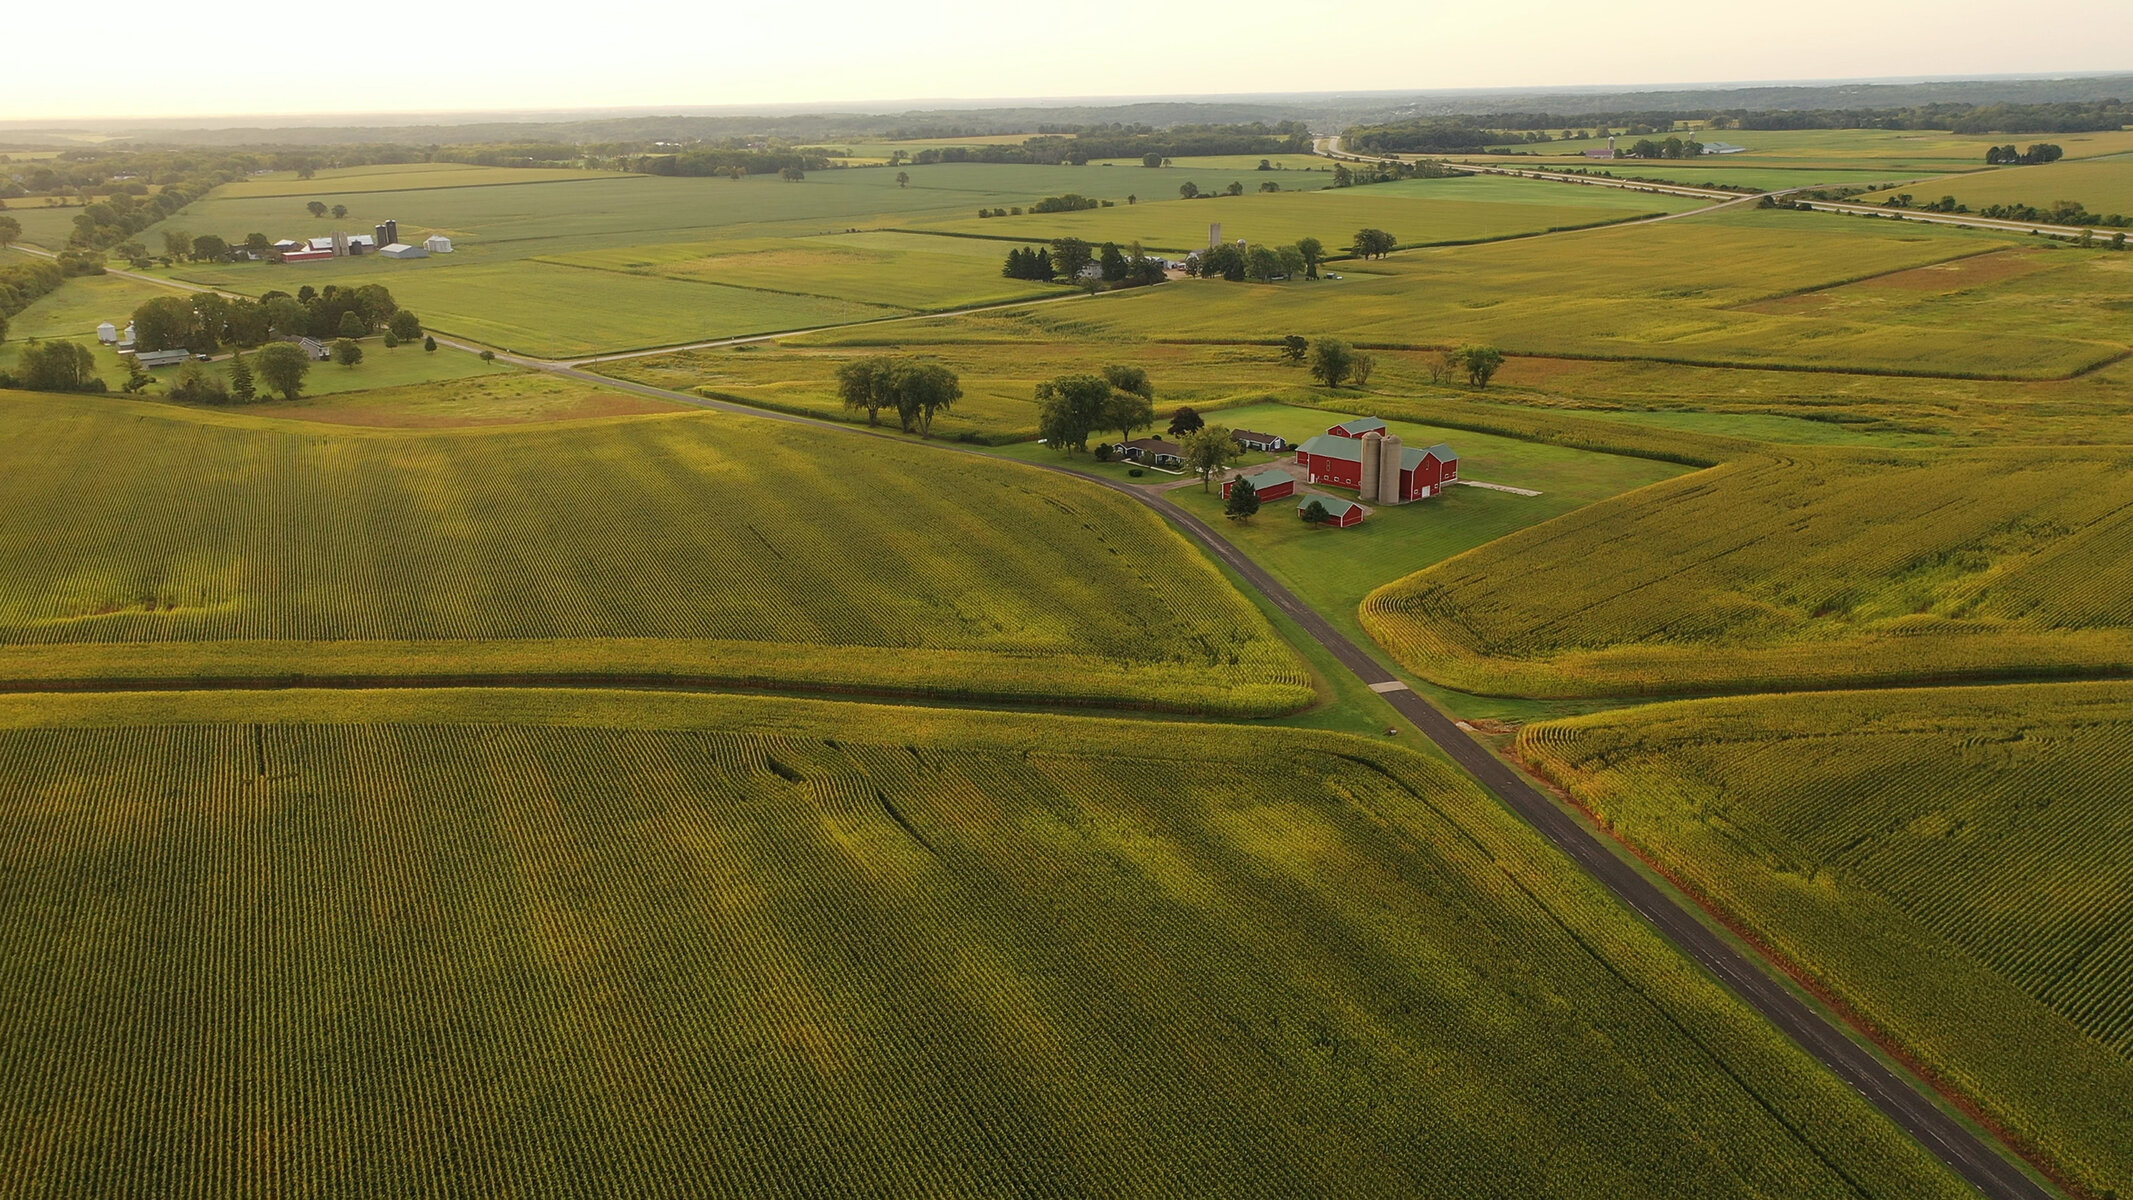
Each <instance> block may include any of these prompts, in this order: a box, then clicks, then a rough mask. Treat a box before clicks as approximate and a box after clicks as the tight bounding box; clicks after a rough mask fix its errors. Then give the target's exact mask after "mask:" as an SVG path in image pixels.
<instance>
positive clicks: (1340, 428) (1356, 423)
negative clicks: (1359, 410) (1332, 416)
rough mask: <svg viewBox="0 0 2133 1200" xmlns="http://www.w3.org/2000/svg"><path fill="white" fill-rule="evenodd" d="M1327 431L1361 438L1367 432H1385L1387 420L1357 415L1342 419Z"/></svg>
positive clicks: (1337, 435) (1345, 436) (1336, 435)
mask: <svg viewBox="0 0 2133 1200" xmlns="http://www.w3.org/2000/svg"><path fill="white" fill-rule="evenodd" d="M1326 432H1327V433H1330V434H1332V435H1333V436H1334V437H1344V438H1359V437H1361V436H1363V435H1364V434H1366V433H1383V432H1385V422H1383V421H1380V420H1378V419H1377V418H1376V417H1356V418H1355V419H1353V420H1349V421H1342V422H1341V423H1340V424H1338V425H1335V426H1334V427H1333V428H1331V429H1328V430H1327V431H1326Z"/></svg>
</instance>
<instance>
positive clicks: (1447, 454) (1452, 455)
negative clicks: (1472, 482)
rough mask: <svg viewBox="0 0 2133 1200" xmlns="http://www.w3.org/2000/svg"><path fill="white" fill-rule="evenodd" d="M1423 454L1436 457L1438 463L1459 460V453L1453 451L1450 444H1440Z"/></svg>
mask: <svg viewBox="0 0 2133 1200" xmlns="http://www.w3.org/2000/svg"><path fill="white" fill-rule="evenodd" d="M1423 453H1425V454H1434V455H1436V456H1437V461H1438V462H1456V461H1458V458H1459V452H1458V451H1456V450H1454V449H1452V446H1451V443H1450V442H1438V443H1437V444H1436V445H1434V446H1431V447H1430V448H1429V449H1428V450H1425V451H1424V452H1423Z"/></svg>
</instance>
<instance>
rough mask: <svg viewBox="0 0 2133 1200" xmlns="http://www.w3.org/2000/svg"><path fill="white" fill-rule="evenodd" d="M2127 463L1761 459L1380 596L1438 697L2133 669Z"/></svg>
mask: <svg viewBox="0 0 2133 1200" xmlns="http://www.w3.org/2000/svg"><path fill="white" fill-rule="evenodd" d="M2129 466H2133V459H2129V457H2128V455H2127V454H2126V453H2125V452H2124V451H2122V450H2107V449H2097V450H2087V449H2036V450H2009V451H1987V450H1969V451H1950V452H1939V453H1924V452H1915V451H1840V450H1836V449H1826V448H1820V447H1816V448H1808V447H1801V448H1800V449H1799V452H1798V453H1796V454H1792V455H1785V456H1775V455H1769V454H1757V455H1753V456H1749V457H1745V458H1743V459H1741V460H1740V461H1735V462H1729V463H1726V464H1724V465H1721V466H1719V467H1715V468H1712V469H1710V470H1707V471H1701V472H1698V473H1696V474H1693V475H1687V476H1683V477H1681V478H1679V479H1675V480H1670V481H1667V482H1663V483H1658V484H1654V485H1652V486H1650V487H1647V488H1642V489H1639V490H1637V491H1634V492H1630V493H1626V494H1624V495H1622V496H1618V497H1616V498H1614V499H1612V500H1607V501H1603V502H1601V503H1599V504H1595V505H1593V506H1591V507H1589V508H1585V509H1582V510H1580V511H1578V512H1575V513H1571V514H1569V515H1566V516H1563V517H1560V518H1558V519H1556V520H1553V521H1549V522H1547V523H1545V524H1541V525H1536V526H1534V527H1532V528H1530V529H1526V530H1523V531H1521V532H1519V533H1515V534H1512V535H1511V536H1509V537H1506V538H1503V539H1501V540H1499V541H1496V542H1492V543H1490V544H1489V545H1486V546H1483V547H1480V548H1478V549H1475V550H1473V551H1470V552H1468V553H1466V554H1463V555H1460V556H1459V557H1457V558H1453V559H1450V560H1448V561H1446V562H1443V563H1440V564H1438V565H1436V566H1434V567H1431V568H1429V569H1427V570H1424V571H1420V572H1418V573H1416V574H1414V575H1410V576H1408V577H1406V578H1404V579H1401V580H1398V581H1396V582H1393V583H1390V584H1387V585H1386V586H1384V587H1382V588H1380V589H1378V590H1377V591H1376V592H1373V593H1372V594H1371V595H1370V596H1369V598H1368V599H1367V600H1365V602H1364V605H1363V611H1362V620H1363V624H1364V626H1365V628H1367V629H1368V630H1369V631H1370V633H1371V635H1372V636H1373V637H1375V638H1377V639H1378V641H1379V642H1381V643H1383V644H1384V645H1385V647H1386V648H1387V649H1388V650H1390V651H1391V652H1392V653H1393V654H1394V655H1395V656H1396V657H1397V658H1398V659H1399V660H1400V661H1401V662H1402V663H1403V664H1404V665H1406V666H1407V667H1409V668H1410V669H1412V670H1414V671H1416V672H1417V673H1419V674H1421V675H1424V676H1426V677H1428V678H1430V679H1431V680H1433V681H1435V682H1437V683H1442V684H1446V685H1448V686H1451V687H1457V688H1461V689H1465V690H1468V691H1474V692H1482V693H1489V694H1496V695H1529V696H1605V695H1654V694H1655V695H1665V694H1678V693H1694V692H1748V691H1760V690H1777V689H1787V688H1800V687H1833V686H1845V685H1856V684H1877V685H1886V684H1902V683H1928V682H1941V683H1950V682H1976V681H1982V680H1993V679H2015V678H2023V677H2029V678H2050V677H2067V676H2075V677H2078V676H2082V675H2094V674H2105V673H2122V672H2124V671H2126V670H2128V669H2133V602H2129V600H2128V597H2129V596H2133V482H2129V480H2133V475H2129V472H2128V468H2129Z"/></svg>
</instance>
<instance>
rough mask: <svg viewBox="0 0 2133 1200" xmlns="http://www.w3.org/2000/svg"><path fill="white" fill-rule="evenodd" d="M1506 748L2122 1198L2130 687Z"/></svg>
mask: <svg viewBox="0 0 2133 1200" xmlns="http://www.w3.org/2000/svg"><path fill="white" fill-rule="evenodd" d="M1518 750H1519V753H1520V754H1521V755H1523V756H1524V757H1526V758H1527V759H1528V760H1529V761H1532V762H1534V763H1535V764H1536V765H1538V766H1539V767H1540V768H1541V769H1542V770H1543V771H1545V772H1546V773H1547V774H1549V775H1551V776H1553V777H1554V778H1556V779H1557V780H1558V781H1560V782H1561V783H1563V784H1564V785H1566V786H1567V787H1569V788H1570V790H1571V791H1572V792H1574V793H1575V794H1576V795H1577V796H1578V797H1579V798H1580V799H1581V800H1582V801H1584V802H1585V803H1586V804H1587V805H1588V806H1589V807H1590V808H1591V809H1592V810H1593V811H1594V812H1596V813H1597V814H1599V815H1600V816H1601V817H1602V819H1604V820H1606V821H1607V822H1609V823H1611V824H1612V826H1613V828H1614V829H1615V830H1616V832H1617V833H1619V834H1620V835H1622V836H1623V837H1625V838H1627V839H1628V840H1630V841H1631V842H1633V843H1634V844H1636V845H1637V846H1639V847H1641V848H1642V849H1643V850H1644V851H1645V852H1646V853H1647V854H1649V855H1651V856H1652V857H1653V858H1654V859H1656V860H1657V861H1658V862H1660V863H1661V864H1663V865H1664V866H1665V867H1666V868H1667V869H1668V870H1669V871H1670V872H1672V873H1674V874H1675V875H1676V876H1677V877H1679V878H1681V879H1683V880H1684V881H1685V882H1686V883H1687V884H1688V885H1689V886H1690V887H1691V888H1693V889H1694V890H1696V891H1698V892H1700V893H1702V894H1703V895H1705V896H1706V897H1708V898H1709V899H1710V900H1711V901H1712V902H1713V903H1714V904H1715V905H1716V906H1717V907H1719V908H1720V909H1722V910H1724V911H1726V912H1728V913H1730V914H1732V915H1733V917H1734V918H1735V919H1736V920H1737V921H1738V922H1740V923H1742V924H1744V925H1746V926H1747V927H1749V928H1751V929H1752V930H1754V931H1755V932H1756V934H1757V935H1758V936H1759V937H1761V938H1762V939H1764V940H1765V941H1767V942H1768V943H1770V944H1771V945H1773V946H1775V947H1776V948H1777V949H1778V950H1779V951H1780V952H1781V953H1783V954H1784V955H1785V956H1786V957H1788V958H1790V959H1791V960H1792V961H1794V962H1795V963H1798V964H1800V965H1801V966H1802V967H1803V968H1804V969H1805V970H1807V971H1808V972H1810V973H1811V974H1812V975H1813V976H1814V977H1816V978H1817V979H1819V980H1820V981H1822V982H1823V984H1824V985H1825V986H1826V987H1827V988H1828V989H1830V990H1831V991H1833V992H1835V993H1836V994H1837V995H1839V996H1841V997H1843V998H1844V1000H1845V1001H1846V1002H1847V1003H1848V1004H1850V1005H1851V1006H1852V1007H1853V1008H1854V1009H1855V1010H1856V1011H1857V1012H1859V1013H1861V1014H1863V1015H1864V1016H1865V1017H1866V1018H1867V1019H1868V1020H1869V1021H1871V1022H1872V1023H1873V1024H1874V1025H1876V1026H1878V1027H1879V1028H1881V1029H1883V1030H1884V1031H1886V1032H1887V1033H1888V1034H1889V1035H1890V1037H1891V1038H1892V1039H1893V1040H1895V1041H1896V1042H1897V1043H1898V1044H1900V1045H1903V1046H1904V1047H1906V1048H1907V1049H1908V1050H1909V1051H1910V1053H1911V1054H1912V1055H1913V1057H1915V1058H1916V1059H1918V1060H1919V1061H1921V1062H1923V1063H1924V1064H1925V1065H1926V1066H1927V1067H1928V1068H1929V1069H1930V1070H1932V1071H1933V1072H1935V1073H1936V1074H1938V1075H1940V1076H1941V1077H1942V1078H1944V1079H1948V1080H1950V1081H1953V1082H1955V1083H1956V1084H1958V1085H1959V1086H1960V1087H1961V1088H1962V1090H1963V1091H1964V1092H1965V1093H1966V1094H1968V1095H1970V1096H1972V1097H1974V1098H1976V1099H1977V1100H1978V1101H1979V1103H1981V1104H1982V1105H1984V1106H1985V1108H1986V1110H1987V1111H1988V1112H1990V1113H1991V1114H1992V1115H1993V1117H1994V1118H1995V1120H1996V1121H1997V1122H1998V1123H2000V1124H2001V1125H2003V1126H2004V1127H2006V1128H2008V1129H2010V1130H2011V1131H2013V1132H2014V1133H2015V1134H2016V1135H2017V1136H2018V1137H2020V1138H2022V1139H2024V1140H2027V1141H2028V1142H2030V1143H2032V1144H2033V1145H2036V1146H2039V1147H2041V1148H2042V1149H2043V1150H2044V1151H2045V1153H2046V1154H2047V1155H2048V1156H2049V1157H2051V1158H2052V1159H2055V1160H2057V1161H2058V1162H2060V1163H2062V1164H2063V1165H2065V1166H2067V1167H2068V1168H2069V1169H2070V1172H2071V1173H2072V1174H2073V1175H2074V1177H2075V1178H2077V1179H2079V1180H2081V1181H2082V1182H2084V1183H2085V1184H2086V1185H2087V1186H2088V1187H2089V1188H2090V1189H2091V1191H2092V1192H2093V1193H2094V1194H2099V1195H2108V1194H2110V1191H2109V1189H2113V1188H2115V1189H2117V1191H2118V1192H2119V1193H2120V1194H2125V1193H2126V1192H2127V1191H2128V1190H2129V1188H2133V1122H2129V1121H2128V1120H2127V1097H2129V1096H2133V859H2129V858H2128V856H2127V854H2126V847H2127V845H2128V844H2129V843H2133V807H2129V806H2128V805H2127V804H2126V799H2125V798H2126V796H2127V793H2128V787H2127V783H2126V780H2127V777H2128V775H2129V774H2133V685H2128V684H2124V683H2101V684H2056V685H2023V686H2010V687H1997V688H1940V689H1933V690H1902V691H1887V692H1869V693H1849V694H1834V693H1823V694H1811V695H1799V696H1784V697H1774V696H1760V697H1752V698H1742V699H1727V700H1702V701H1683V702H1678V703H1673V704H1665V705H1658V706H1652V707H1646V708H1632V709H1622V710H1616V711H1613V712H1609V713H1604V714H1599V715H1594V716H1588V717H1580V718H1574V719H1570V720H1564V721H1556V722H1550V723H1547V724H1542V725H1536V726H1529V727H1528V728H1527V729H1525V730H1524V731H1523V732H1522V733H1521V734H1520V737H1519V740H1518Z"/></svg>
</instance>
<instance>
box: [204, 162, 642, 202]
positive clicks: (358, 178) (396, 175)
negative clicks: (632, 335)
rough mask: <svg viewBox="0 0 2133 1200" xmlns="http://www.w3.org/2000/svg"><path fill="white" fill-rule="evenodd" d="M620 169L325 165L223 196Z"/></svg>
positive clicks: (542, 179) (558, 177) (522, 179)
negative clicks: (305, 174)
mask: <svg viewBox="0 0 2133 1200" xmlns="http://www.w3.org/2000/svg"><path fill="white" fill-rule="evenodd" d="M618 175H619V172H615V171H575V170H564V169H560V168H552V167H479V166H475V165H473V164H471V163H444V162H435V163H377V164H372V165H369V166H361V167H326V168H322V169H321V170H320V171H319V172H318V173H317V174H316V175H315V176H313V177H312V178H310V179H298V178H297V177H296V172H294V171H274V172H270V173H268V174H265V175H257V176H254V177H252V178H250V179H245V180H240V181H238V182H236V183H230V184H224V185H223V186H222V188H221V189H220V190H219V191H218V192H217V193H216V195H217V197H218V198H226V199H231V200H245V199H255V198H258V197H261V196H304V197H307V198H308V197H311V196H317V197H319V198H321V199H325V198H327V197H330V196H334V195H338V194H341V193H351V194H367V193H376V192H413V191H426V190H429V189H431V188H454V187H494V186H497V185H499V184H501V185H506V186H511V187H520V186H524V185H526V184H532V183H581V182H584V181H586V180H590V179H613V178H616V177H617V176H618Z"/></svg>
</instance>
